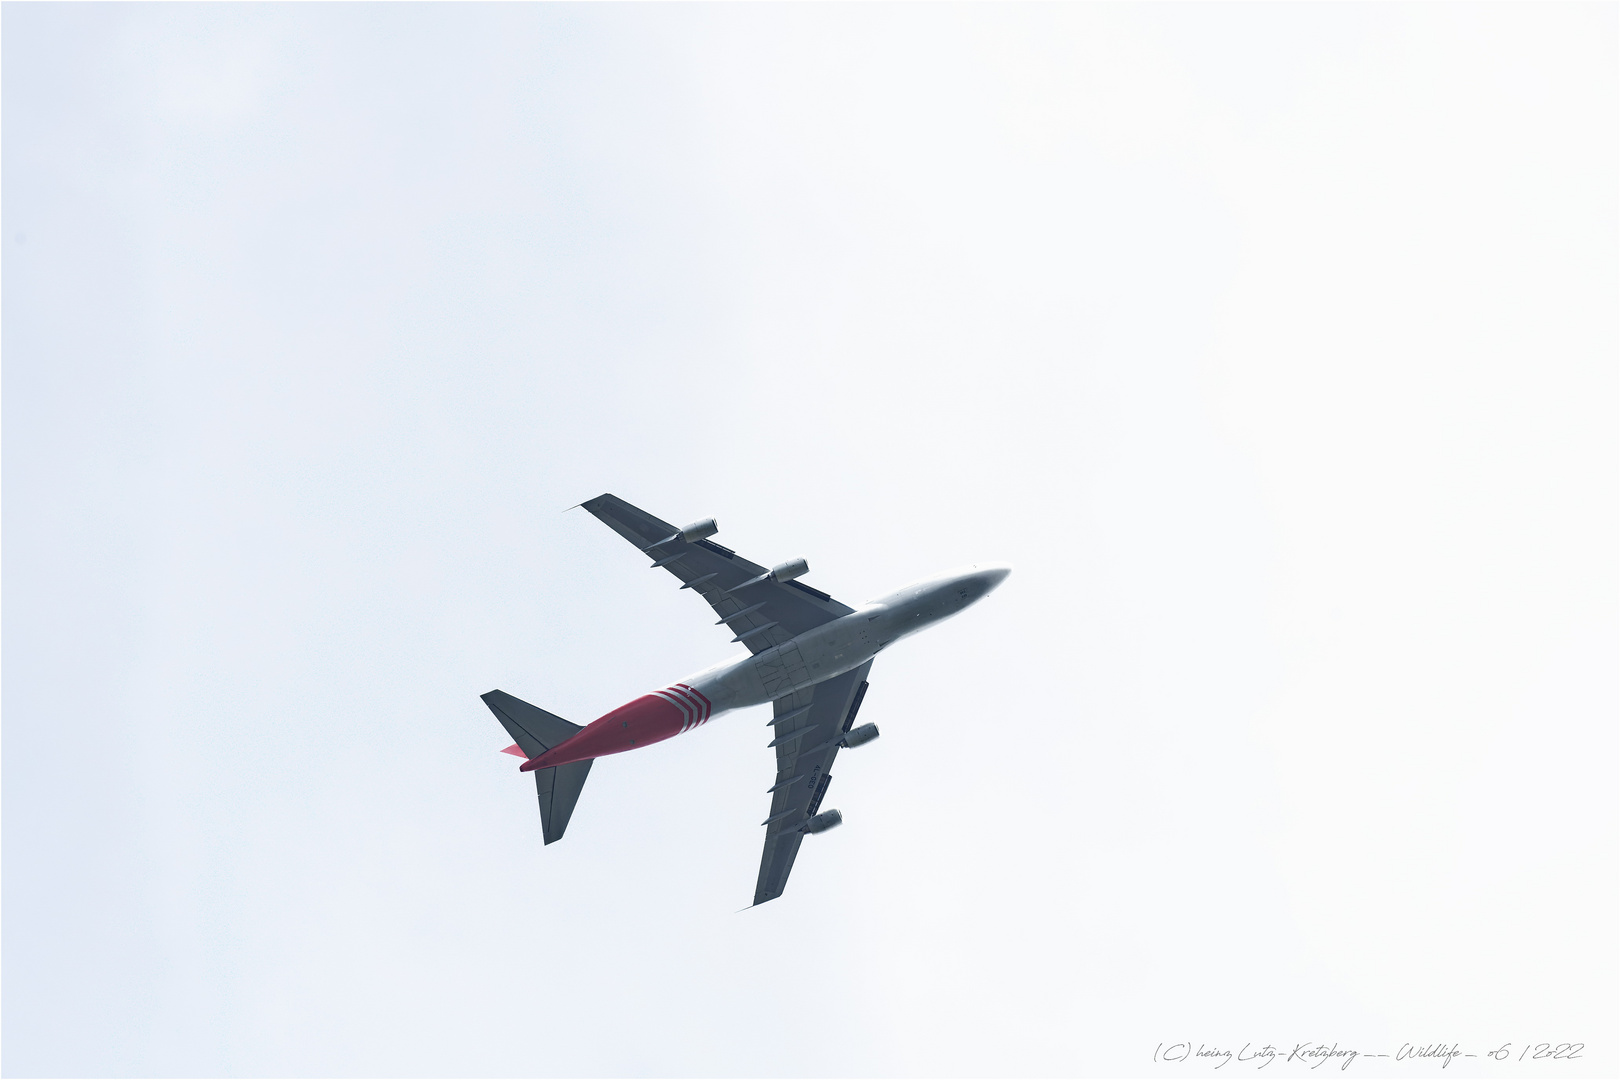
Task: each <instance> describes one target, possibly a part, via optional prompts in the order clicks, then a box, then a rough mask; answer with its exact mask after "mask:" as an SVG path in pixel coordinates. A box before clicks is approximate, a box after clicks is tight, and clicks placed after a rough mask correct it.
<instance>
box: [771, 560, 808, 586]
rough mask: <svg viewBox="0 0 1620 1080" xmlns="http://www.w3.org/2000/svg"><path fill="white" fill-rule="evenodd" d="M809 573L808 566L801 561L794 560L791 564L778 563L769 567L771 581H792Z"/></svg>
mask: <svg viewBox="0 0 1620 1080" xmlns="http://www.w3.org/2000/svg"><path fill="white" fill-rule="evenodd" d="M809 572H810V564H809V563H808V562H806V561H805V560H803V559H794V560H793V561H792V562H785V563H779V564H778V565H776V566H773V567H771V580H773V581H792V580H793V579H794V578H797V577H804V575H806V574H808V573H809Z"/></svg>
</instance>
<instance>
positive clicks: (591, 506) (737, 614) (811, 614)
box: [580, 495, 854, 653]
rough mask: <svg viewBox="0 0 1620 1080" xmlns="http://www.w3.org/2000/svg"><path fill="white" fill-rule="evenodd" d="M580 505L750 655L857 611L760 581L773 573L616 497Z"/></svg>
mask: <svg viewBox="0 0 1620 1080" xmlns="http://www.w3.org/2000/svg"><path fill="white" fill-rule="evenodd" d="M580 505H582V506H584V507H585V509H587V510H589V511H590V512H591V513H592V514H594V515H596V517H597V518H599V519H601V521H602V522H603V523H605V524H606V525H607V526H608V528H610V529H612V530H613V531H614V532H616V533H618V534H619V535H620V536H622V537H624V538H625V539H626V540H628V541H630V542H631V543H632V544H634V545H635V546H636V548H637V549H638V550H640V551H642V552H645V553H646V554H648V555H649V556H651V557H652V559H653V566H654V567H659V566H662V567H663V568H664V569H665V570H668V571H669V572H670V573H671V574H674V575H675V576H676V577H677V578H679V579H680V581H681V588H683V589H691V590H692V591H693V592H695V593H697V594H698V595H699V596H701V597H703V599H705V600H707V601H708V602H709V606H710V607H712V608H713V609H714V613H715V614H716V615H719V616H720V622H723V623H725V624H726V626H727V627H729V628H730V630H731V632H732V633H733V634H734V635H736V636H734V637H733V638H732V639H731V640H732V641H740V642H742V643H743V644H745V645H747V646H748V650H749V652H753V653H760V652H764V651H765V650H766V649H769V648H771V647H772V646H774V645H780V644H782V643H783V642H784V641H787V640H789V639H790V638H794V637H797V636H798V635H799V634H802V633H804V632H805V631H806V630H809V629H811V628H813V627H817V626H820V625H821V624H822V623H826V622H831V621H832V620H834V619H836V618H838V617H839V616H841V615H848V614H849V613H850V612H851V611H853V610H854V609H853V608H851V607H847V606H845V605H844V604H840V603H839V602H838V601H837V600H834V599H833V598H832V597H830V596H828V595H827V594H826V593H824V592H822V591H821V590H819V589H812V588H811V587H810V586H808V585H804V584H801V583H800V582H797V581H775V580H771V579H768V578H767V579H765V580H755V579H758V578H761V577H763V576H764V575H765V574H766V573H768V571H767V570H766V568H765V567H763V566H758V565H756V564H754V563H751V562H749V561H748V560H747V559H745V558H743V557H742V556H741V555H738V554H737V553H736V552H735V551H732V550H731V549H730V548H727V547H722V546H720V545H719V544H716V543H713V542H711V541H709V540H692V541H688V540H685V539H683V538H682V537H681V536H680V535H679V532H680V530H679V529H678V528H677V527H676V526H674V525H671V524H670V523H669V522H667V521H660V520H659V519H658V518H655V517H653V516H652V515H651V514H649V513H647V512H646V511H645V510H640V509H638V508H636V507H634V506H631V505H630V504H629V503H627V502H625V501H624V500H623V499H621V498H619V497H618V496H616V495H598V496H597V497H596V498H594V499H592V500H591V501H589V502H586V503H581V504H580ZM749 582H752V584H747V583H749ZM732 590H736V591H735V592H733V591H732Z"/></svg>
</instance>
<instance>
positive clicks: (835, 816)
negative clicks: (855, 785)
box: [799, 810, 844, 833]
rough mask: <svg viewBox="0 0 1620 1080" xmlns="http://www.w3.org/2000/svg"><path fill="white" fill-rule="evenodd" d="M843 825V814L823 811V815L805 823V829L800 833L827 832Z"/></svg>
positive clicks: (820, 814)
mask: <svg viewBox="0 0 1620 1080" xmlns="http://www.w3.org/2000/svg"><path fill="white" fill-rule="evenodd" d="M843 823H844V815H843V814H840V813H839V812H838V811H836V810H823V811H822V812H821V813H819V814H817V815H816V816H815V817H813V818H811V819H810V820H809V821H807V822H805V823H804V827H803V828H802V829H800V830H799V831H800V832H805V833H818V832H826V831H827V830H828V829H832V828H836V827H837V826H839V825H842V824H843Z"/></svg>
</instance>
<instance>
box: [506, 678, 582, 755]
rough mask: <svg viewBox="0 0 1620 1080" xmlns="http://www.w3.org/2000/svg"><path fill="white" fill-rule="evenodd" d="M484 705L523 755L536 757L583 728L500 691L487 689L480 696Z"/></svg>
mask: <svg viewBox="0 0 1620 1080" xmlns="http://www.w3.org/2000/svg"><path fill="white" fill-rule="evenodd" d="M484 704H485V705H488V706H489V711H490V712H492V713H494V714H495V719H497V720H499V721H500V722H501V727H503V728H505V729H506V733H507V734H508V735H510V736H512V738H513V739H514V740H516V742H517V745H518V749H520V750H522V751H523V753H524V756H525V757H531V758H537V757H539V756H540V755H541V754H543V753H545V752H546V751H547V750H550V749H551V748H552V747H553V746H557V745H558V744H560V743H564V742H567V741H568V740H569V739H571V738H573V737H574V733H575V732H578V731H581V730H583V729H582V728H581V727H580V726H579V725H578V724H570V723H569V722H568V721H566V720H564V719H563V718H562V717H560V716H555V715H553V714H551V713H548V712H546V710H544V709H542V708H539V707H538V706H535V705H530V704H529V703H528V702H527V701H524V700H523V699H522V698H515V697H513V696H512V695H511V694H508V693H507V692H506V691H504V690H491V691H490V692H489V693H487V694H485V695H484Z"/></svg>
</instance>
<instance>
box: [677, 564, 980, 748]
mask: <svg viewBox="0 0 1620 1080" xmlns="http://www.w3.org/2000/svg"><path fill="white" fill-rule="evenodd" d="M1008 573H1009V571H1008V569H1007V568H1006V567H1002V566H971V567H967V568H966V569H961V570H952V571H948V572H946V573H943V574H939V575H937V576H935V577H931V578H927V579H925V580H923V581H918V582H915V583H913V584H911V585H907V586H906V587H905V588H902V589H898V590H896V591H895V592H892V593H890V594H889V595H887V596H884V597H881V598H879V599H877V600H873V601H871V602H870V603H867V604H864V605H862V606H861V607H859V608H857V609H856V610H854V611H852V612H850V613H849V614H848V615H845V616H843V617H842V618H839V619H834V620H833V621H832V622H830V623H825V624H823V625H821V626H818V627H815V628H814V629H812V630H807V631H805V632H804V633H802V634H800V635H799V636H798V637H796V638H793V639H792V640H791V641H785V642H783V643H782V644H780V645H777V646H775V647H774V648H770V649H766V650H765V651H763V652H760V653H757V654H755V655H752V656H733V657H731V658H729V659H726V660H722V661H721V662H720V663H718V664H715V665H714V666H712V667H708V668H704V669H703V670H702V671H699V672H697V673H696V674H694V675H689V676H687V677H686V678H685V679H682V680H681V681H680V685H684V686H687V687H690V688H692V689H694V690H696V691H698V692H699V693H701V694H702V695H703V696H704V697H705V698H707V699H708V700H709V701H710V702H712V703H713V713H712V714H711V716H712V715H718V714H720V713H722V712H726V711H728V710H730V709H743V708H747V707H749V706H751V705H762V704H764V703H765V702H767V701H774V700H776V699H777V698H781V697H784V696H786V695H787V694H789V693H792V692H793V691H796V690H803V689H804V688H805V687H807V686H813V685H815V684H816V683H818V682H821V681H823V680H825V679H830V678H832V677H834V676H835V675H842V674H843V673H844V672H846V671H850V670H852V669H853V668H857V667H860V666H861V665H862V664H864V663H866V662H867V661H868V660H870V659H872V657H874V656H876V655H877V654H878V652H879V651H880V650H882V649H884V648H886V647H888V646H889V645H892V644H893V643H894V642H896V641H899V640H900V639H901V638H903V637H907V636H909V635H911V634H915V633H916V632H917V631H919V630H921V629H923V628H925V627H928V626H932V625H933V624H934V623H937V622H939V621H940V620H941V619H948V618H950V617H951V616H952V615H955V614H956V613H957V612H959V611H961V610H962V609H963V608H965V607H967V606H968V605H969V604H972V603H974V602H976V601H978V600H980V599H982V598H983V597H984V596H985V595H986V594H987V593H989V592H990V591H991V590H992V589H994V588H995V587H996V586H997V585H1000V584H1001V582H1002V581H1003V580H1005V579H1006V577H1007V574H1008Z"/></svg>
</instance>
